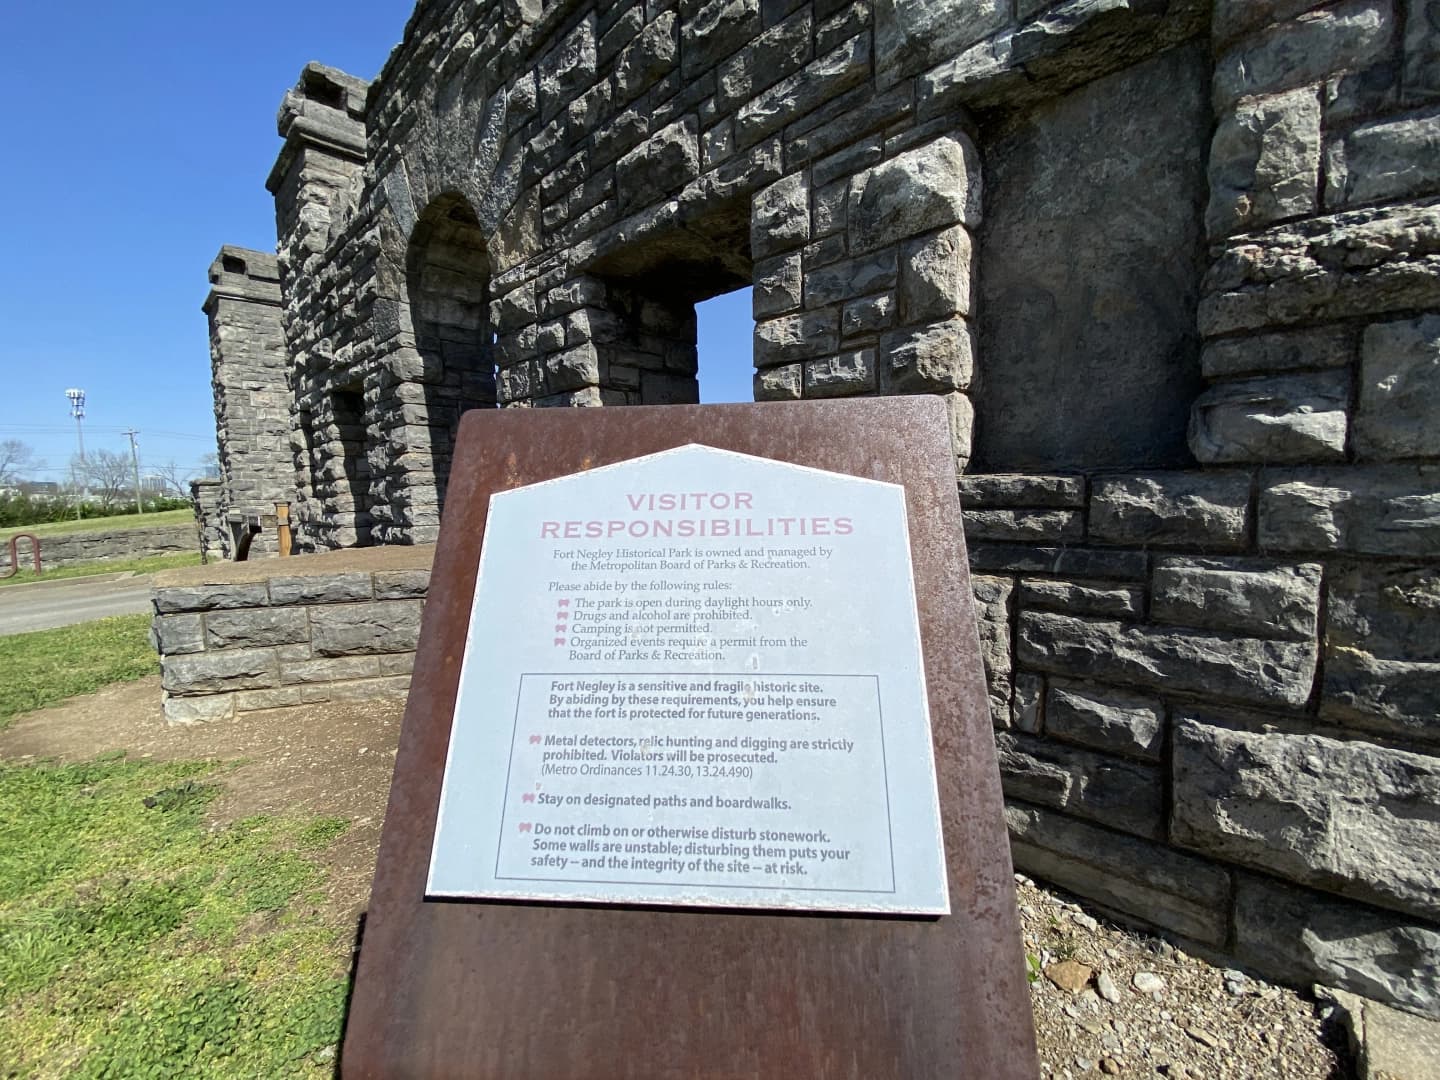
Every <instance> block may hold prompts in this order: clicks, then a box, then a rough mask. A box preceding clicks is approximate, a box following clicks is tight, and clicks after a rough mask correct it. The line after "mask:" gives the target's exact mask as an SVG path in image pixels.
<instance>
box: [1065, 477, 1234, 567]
mask: <svg viewBox="0 0 1440 1080" xmlns="http://www.w3.org/2000/svg"><path fill="white" fill-rule="evenodd" d="M1249 505H1250V478H1249V477H1248V476H1247V475H1245V474H1244V473H1239V472H1205V473H1198V472H1169V473H1148V474H1143V475H1140V476H1104V477H1098V478H1097V479H1095V480H1094V481H1093V482H1092V494H1091V498H1090V536H1091V538H1092V539H1096V540H1103V541H1107V542H1109V543H1122V544H1123V543H1129V544H1160V545H1167V544H1203V545H1206V546H1208V547H1212V548H1215V547H1220V548H1239V547H1243V546H1244V544H1245V536H1246V524H1247V518H1248V516H1249Z"/></svg>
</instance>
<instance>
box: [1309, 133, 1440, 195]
mask: <svg viewBox="0 0 1440 1080" xmlns="http://www.w3.org/2000/svg"><path fill="white" fill-rule="evenodd" d="M1436 190H1440V113H1436V112H1434V111H1431V112H1427V113H1422V114H1419V115H1416V116H1407V117H1403V118H1401V119H1397V120H1385V121H1377V122H1375V123H1371V124H1361V125H1360V126H1359V127H1357V128H1355V129H1354V130H1352V131H1351V132H1349V133H1348V134H1346V135H1344V136H1342V137H1340V138H1339V139H1336V140H1334V141H1333V142H1331V143H1330V144H1329V145H1328V146H1327V147H1326V149H1325V205H1326V206H1327V207H1342V206H1353V205H1355V204H1357V203H1371V202H1380V201H1381V200H1384V199H1403V198H1407V197H1409V196H1412V195H1424V194H1429V193H1431V192H1434V191H1436Z"/></svg>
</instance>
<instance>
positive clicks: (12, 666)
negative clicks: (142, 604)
mask: <svg viewBox="0 0 1440 1080" xmlns="http://www.w3.org/2000/svg"><path fill="white" fill-rule="evenodd" d="M159 670H160V660H159V657H157V656H156V655H155V650H154V648H153V647H152V646H151V645H150V616H149V615H119V616H116V617H114V618H110V619H96V620H95V621H94V622H88V623H78V624H76V625H74V626H62V627H59V628H58V629H55V630H38V631H36V632H34V633H31V634H10V635H7V636H5V637H0V729H3V728H4V727H5V726H6V725H7V724H8V723H9V721H10V718H11V717H13V716H16V715H17V714H19V713H22V712H29V711H30V710H32V709H38V708H41V707H42V706H45V705H49V704H51V703H52V702H55V701H59V700H61V699H62V698H67V697H72V696H74V695H75V694H88V693H90V692H91V691H93V690H98V689H100V687H102V686H105V685H107V684H109V683H113V682H123V681H127V680H130V679H139V678H141V677H143V676H145V675H150V674H153V673H154V672H156V671H159Z"/></svg>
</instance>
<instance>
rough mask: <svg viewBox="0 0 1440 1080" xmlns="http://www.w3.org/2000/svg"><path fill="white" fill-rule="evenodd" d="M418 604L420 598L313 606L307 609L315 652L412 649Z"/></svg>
mask: <svg viewBox="0 0 1440 1080" xmlns="http://www.w3.org/2000/svg"><path fill="white" fill-rule="evenodd" d="M421 606H422V604H421V601H419V600H377V601H375V602H373V603H369V604H345V605H337V606H335V607H321V608H315V609H313V610H312V611H311V613H310V637H311V642H312V644H313V646H314V649H315V655H316V656H353V655H357V654H363V653H391V652H413V651H414V649H415V645H416V642H417V641H418V640H419V637H420V609H421Z"/></svg>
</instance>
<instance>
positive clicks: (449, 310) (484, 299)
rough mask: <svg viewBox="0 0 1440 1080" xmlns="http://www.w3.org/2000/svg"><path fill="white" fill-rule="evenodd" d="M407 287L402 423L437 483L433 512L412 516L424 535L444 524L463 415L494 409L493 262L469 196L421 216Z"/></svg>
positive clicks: (417, 510)
mask: <svg viewBox="0 0 1440 1080" xmlns="http://www.w3.org/2000/svg"><path fill="white" fill-rule="evenodd" d="M405 281H406V291H407V294H408V297H407V298H408V300H409V316H410V327H411V330H412V332H413V334H414V348H415V351H416V353H418V354H419V364H418V365H417V366H416V367H415V370H412V371H410V372H408V373H407V374H409V375H411V376H412V377H411V378H410V379H407V380H405V381H404V382H403V383H402V386H401V388H400V393H399V395H398V396H399V398H400V402H401V412H402V419H403V422H404V423H406V424H408V425H413V426H416V427H419V428H421V429H423V434H420V435H418V437H415V438H411V439H410V440H408V441H409V443H410V445H411V448H412V450H417V451H423V450H428V452H429V457H430V463H431V466H432V468H433V470H434V478H435V485H434V492H435V503H434V505H433V506H432V505H417V504H412V505H410V506H409V508H408V509H409V518H410V525H411V526H412V527H422V528H423V527H433V526H436V525H438V524H439V515H440V509H441V507H442V506H443V505H444V499H445V487H446V483H447V481H448V479H449V475H450V461H451V458H452V457H453V455H454V449H455V435H456V431H457V430H458V428H459V425H460V416H461V414H462V413H464V412H466V411H468V410H470V409H482V408H483V409H489V408H494V407H495V350H494V345H495V334H494V331H493V329H492V327H491V326H490V314H489V308H490V254H489V250H488V248H487V246H486V243H485V236H484V233H483V232H482V231H481V228H480V221H479V219H478V218H477V217H476V214H475V211H474V209H473V208H472V207H471V206H470V204H469V202H467V201H466V200H465V198H464V197H463V196H461V195H457V194H454V193H451V194H446V195H441V196H439V197H438V198H436V199H435V200H434V201H433V202H431V204H430V205H429V206H428V207H427V208H426V210H425V212H424V213H423V214H422V215H421V216H420V219H419V221H418V222H417V223H416V225H415V229H414V232H413V233H412V234H411V237H410V245H409V248H408V251H407V253H406V266H405ZM407 384H408V385H407ZM417 386H418V388H419V390H418V392H416V388H417ZM417 434H418V433H417ZM420 444H423V445H420Z"/></svg>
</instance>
